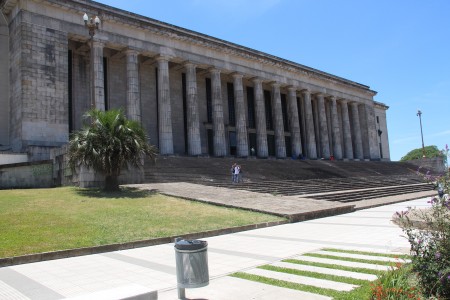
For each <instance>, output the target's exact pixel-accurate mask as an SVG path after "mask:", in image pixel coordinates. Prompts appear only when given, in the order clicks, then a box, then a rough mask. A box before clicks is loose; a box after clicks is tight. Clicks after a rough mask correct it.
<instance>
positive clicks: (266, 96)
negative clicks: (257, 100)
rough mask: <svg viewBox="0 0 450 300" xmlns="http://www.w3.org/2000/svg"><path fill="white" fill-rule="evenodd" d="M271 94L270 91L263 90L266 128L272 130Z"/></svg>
mask: <svg viewBox="0 0 450 300" xmlns="http://www.w3.org/2000/svg"><path fill="white" fill-rule="evenodd" d="M271 102H272V96H271V95H270V91H264V105H265V107H266V128H267V129H268V130H273V122H272V103H271Z"/></svg>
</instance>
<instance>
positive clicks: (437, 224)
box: [397, 145, 450, 299]
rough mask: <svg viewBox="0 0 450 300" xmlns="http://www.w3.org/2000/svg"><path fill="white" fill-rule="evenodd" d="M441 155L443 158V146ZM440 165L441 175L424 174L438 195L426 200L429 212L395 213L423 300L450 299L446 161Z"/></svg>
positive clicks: (409, 211)
mask: <svg viewBox="0 0 450 300" xmlns="http://www.w3.org/2000/svg"><path fill="white" fill-rule="evenodd" d="M443 152H444V153H443V154H444V155H445V158H447V157H448V154H449V149H448V146H447V145H446V146H445V150H443ZM444 162H445V170H446V172H445V173H444V174H441V175H439V176H432V175H431V174H429V173H427V174H426V175H425V178H426V179H427V180H429V181H432V182H433V183H434V184H435V186H436V188H437V190H438V195H436V196H435V197H433V198H431V199H430V201H428V203H429V204H430V206H431V207H430V209H428V210H424V211H417V210H411V209H409V210H408V211H406V212H398V213H397V218H398V221H399V224H400V226H401V227H402V229H403V232H404V233H405V234H406V237H407V238H408V241H409V243H410V246H411V255H412V258H411V260H412V270H413V272H416V274H417V278H418V280H419V284H420V288H421V292H422V293H423V295H424V296H426V297H437V298H438V299H450V199H449V195H448V194H449V192H450V189H449V188H450V187H449V179H450V178H449V171H448V163H447V159H445V160H444ZM417 221H419V223H420V225H419V226H418V223H417Z"/></svg>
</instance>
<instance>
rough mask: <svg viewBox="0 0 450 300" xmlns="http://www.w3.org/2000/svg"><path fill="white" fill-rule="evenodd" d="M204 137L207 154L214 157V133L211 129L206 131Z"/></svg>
mask: <svg viewBox="0 0 450 300" xmlns="http://www.w3.org/2000/svg"><path fill="white" fill-rule="evenodd" d="M206 135H207V136H208V154H209V155H210V156H214V133H213V130H212V129H207V130H206Z"/></svg>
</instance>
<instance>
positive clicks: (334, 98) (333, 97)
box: [328, 96, 336, 102]
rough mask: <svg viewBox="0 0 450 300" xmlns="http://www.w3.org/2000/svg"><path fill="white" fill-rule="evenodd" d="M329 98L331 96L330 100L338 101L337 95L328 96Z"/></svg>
mask: <svg viewBox="0 0 450 300" xmlns="http://www.w3.org/2000/svg"><path fill="white" fill-rule="evenodd" d="M328 98H330V100H331V101H333V102H335V101H336V96H330V97H328Z"/></svg>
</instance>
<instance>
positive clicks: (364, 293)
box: [232, 248, 409, 300]
mask: <svg viewBox="0 0 450 300" xmlns="http://www.w3.org/2000/svg"><path fill="white" fill-rule="evenodd" d="M322 250H324V251H329V252H331V253H332V252H338V253H351V254H361V255H370V256H378V257H393V258H402V259H406V258H409V256H408V255H392V254H382V253H374V252H365V251H353V250H341V249H334V248H325V249H322ZM303 255H304V256H313V257H323V258H332V259H337V260H343V261H354V262H365V263H370V264H382V265H393V263H390V262H384V261H379V260H373V259H370V260H365V259H355V258H347V257H340V256H334V255H323V254H315V253H307V254H303ZM283 262H289V263H295V264H303V265H308V266H316V267H322V268H329V269H336V270H343V271H351V272H358V273H365V274H373V275H377V276H378V277H379V278H380V277H381V278H390V277H387V276H389V274H390V273H391V272H395V270H394V269H393V270H392V271H376V270H371V269H365V268H356V267H346V266H340V265H334V264H326V263H316V262H308V261H302V260H301V257H298V258H297V259H286V260H283ZM259 268H261V269H265V270H271V271H276V272H283V273H288V274H293V275H299V276H307V277H312V278H318V279H324V280H331V281H335V282H343V283H348V284H354V285H358V286H359V287H357V288H355V289H353V290H352V291H349V292H342V291H336V290H332V289H326V288H320V287H314V286H310V285H305V284H298V283H293V282H288V281H283V280H277V279H273V278H267V277H264V276H257V275H253V274H248V273H243V272H238V273H235V274H233V275H232V276H234V277H237V278H241V279H247V280H252V281H257V282H261V283H265V284H270V285H275V286H279V287H284V288H289V289H294V290H300V291H304V292H310V293H314V294H319V295H324V296H328V297H332V298H333V299H335V300H360V299H370V296H371V294H372V286H373V285H374V283H373V282H371V281H368V280H361V279H354V278H349V277H344V276H336V275H330V274H322V273H319V272H311V271H302V270H295V269H290V268H282V267H276V266H272V265H264V266H261V267H259Z"/></svg>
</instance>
